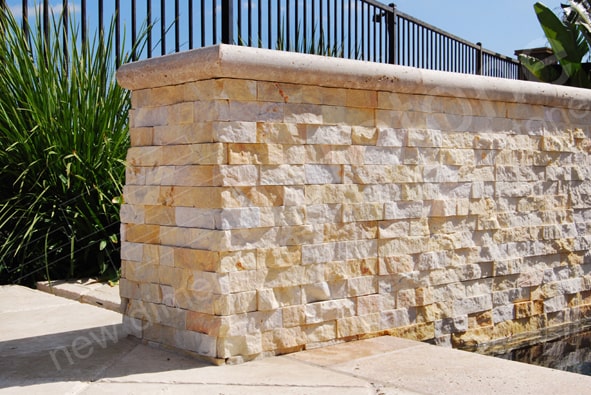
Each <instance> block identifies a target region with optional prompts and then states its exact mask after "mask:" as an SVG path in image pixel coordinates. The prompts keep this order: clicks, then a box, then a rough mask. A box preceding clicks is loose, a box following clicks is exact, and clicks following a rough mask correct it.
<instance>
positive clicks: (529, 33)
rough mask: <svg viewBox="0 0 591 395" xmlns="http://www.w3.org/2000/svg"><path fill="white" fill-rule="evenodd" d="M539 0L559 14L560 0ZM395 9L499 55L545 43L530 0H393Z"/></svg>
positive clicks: (512, 54) (532, 2) (510, 54)
mask: <svg viewBox="0 0 591 395" xmlns="http://www.w3.org/2000/svg"><path fill="white" fill-rule="evenodd" d="M561 2H563V3H566V2H567V0H563V1H560V0H546V1H542V3H544V4H545V5H546V6H548V7H549V8H550V9H552V10H554V13H556V14H558V15H560V13H561V11H560V3H561ZM395 3H396V5H397V7H398V9H399V10H400V11H402V12H404V13H406V14H409V15H412V16H414V17H415V18H418V19H421V20H423V21H425V22H427V23H430V24H431V25H434V26H437V27H439V28H440V29H443V30H445V31H447V32H449V33H452V34H454V35H456V36H459V37H462V38H463V39H465V40H467V41H470V42H474V43H475V42H478V41H480V42H482V46H483V47H484V48H486V49H489V50H491V51H495V52H498V53H501V54H503V55H509V56H514V51H515V50H516V49H524V48H535V47H543V46H546V45H547V44H546V43H547V41H546V39H545V36H544V33H543V32H542V29H541V28H540V25H539V23H538V20H537V18H536V14H535V12H534V9H533V5H534V3H535V1H531V0H494V1H484V0H447V1H446V0H397V1H395Z"/></svg>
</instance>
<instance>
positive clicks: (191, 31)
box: [187, 0, 203, 49]
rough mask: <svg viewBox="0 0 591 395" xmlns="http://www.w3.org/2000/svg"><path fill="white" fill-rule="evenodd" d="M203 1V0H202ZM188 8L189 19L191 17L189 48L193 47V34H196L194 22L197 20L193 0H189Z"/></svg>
mask: <svg viewBox="0 0 591 395" xmlns="http://www.w3.org/2000/svg"><path fill="white" fill-rule="evenodd" d="M201 1H203V0H201ZM187 8H188V11H187V12H188V13H189V15H188V17H189V18H188V19H189V22H188V23H189V49H193V34H194V29H193V24H194V21H195V18H194V14H193V13H194V11H193V0H189V4H188V5H187Z"/></svg>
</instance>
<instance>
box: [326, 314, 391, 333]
mask: <svg viewBox="0 0 591 395" xmlns="http://www.w3.org/2000/svg"><path fill="white" fill-rule="evenodd" d="M380 329H381V328H380V313H373V314H368V315H364V316H355V317H345V318H341V319H338V320H337V338H345V337H350V336H356V335H365V334H370V333H375V332H379V331H380Z"/></svg>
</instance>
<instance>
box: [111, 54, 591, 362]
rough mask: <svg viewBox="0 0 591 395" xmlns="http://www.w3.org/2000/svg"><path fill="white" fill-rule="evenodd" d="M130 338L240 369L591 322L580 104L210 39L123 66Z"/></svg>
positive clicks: (579, 96) (588, 144) (538, 91)
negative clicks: (298, 355) (393, 339)
mask: <svg viewBox="0 0 591 395" xmlns="http://www.w3.org/2000/svg"><path fill="white" fill-rule="evenodd" d="M118 79H119V82H120V84H121V85H122V86H124V87H126V88H129V89H131V90H132V107H133V109H132V111H131V119H130V123H131V131H130V132H131V145H132V146H131V148H130V149H129V153H128V157H127V161H128V164H129V166H128V168H127V178H126V186H125V191H124V198H125V204H124V205H123V206H122V207H121V220H122V279H121V282H120V289H121V296H122V299H123V304H124V306H125V316H124V324H125V326H126V328H127V329H128V330H129V331H130V333H131V334H133V335H135V336H137V337H139V338H142V339H144V340H146V341H148V342H155V343H159V344H163V345H166V346H172V347H175V348H180V349H184V350H188V351H192V352H195V353H197V354H200V355H202V356H205V357H208V358H211V359H212V360H216V361H224V360H225V361H230V362H240V361H243V360H248V359H252V358H255V357H258V356H265V355H272V354H278V353H286V352H292V351H296V350H301V349H304V348H311V347H319V346H323V345H328V344H332V343H335V342H341V341H348V340H353V339H358V338H361V337H366V336H375V335H380V334H392V335H395V336H402V337H406V338H412V339H418V340H424V341H432V342H435V343H437V344H442V345H448V346H454V347H467V346H470V345H476V344H479V343H483V342H490V341H492V340H495V339H503V338H508V337H510V336H513V335H516V334H520V333H521V334H523V333H537V332H539V331H542V330H545V329H547V328H552V327H557V326H563V325H565V324H569V323H572V322H583V321H584V320H585V319H587V318H589V317H591V273H590V272H591V263H590V262H591V261H590V257H589V253H588V245H589V235H590V234H591V233H590V232H591V231H590V229H589V227H590V225H591V210H590V209H589V208H590V207H591V196H590V193H591V175H590V172H589V164H590V162H591V156H590V153H589V152H590V148H591V140H590V133H591V130H590V124H591V106H590V103H591V93H590V91H587V90H581V89H574V88H565V87H557V86H552V85H547V84H537V83H532V82H523V81H509V80H501V79H493V78H486V77H479V76H468V75H461V74H452V73H442V72H434V71H427V70H418V69H413V68H406V67H397V66H390V65H379V64H373V63H365V62H358V61H350V60H341V59H333V58H322V57H317V56H311V55H301V54H292V53H285V52H274V51H268V50H260V49H252V48H245V47H234V46H225V45H221V46H215V47H210V48H204V49H200V50H195V51H190V52H185V53H181V54H176V55H171V56H166V57H162V58H157V59H152V60H146V61H141V62H137V63H134V64H130V65H125V66H123V67H122V68H121V69H120V71H119V73H118Z"/></svg>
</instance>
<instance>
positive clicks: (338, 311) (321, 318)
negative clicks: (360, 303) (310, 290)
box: [305, 299, 355, 324]
mask: <svg viewBox="0 0 591 395" xmlns="http://www.w3.org/2000/svg"><path fill="white" fill-rule="evenodd" d="M305 309H306V323H307V324H317V323H320V322H326V321H334V320H337V319H341V318H345V317H353V316H354V315H355V302H354V301H352V300H350V299H337V300H327V301H323V302H315V303H308V304H306V305H305Z"/></svg>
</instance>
